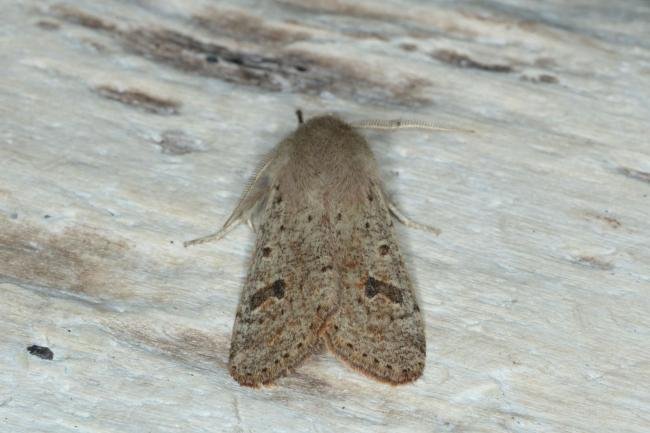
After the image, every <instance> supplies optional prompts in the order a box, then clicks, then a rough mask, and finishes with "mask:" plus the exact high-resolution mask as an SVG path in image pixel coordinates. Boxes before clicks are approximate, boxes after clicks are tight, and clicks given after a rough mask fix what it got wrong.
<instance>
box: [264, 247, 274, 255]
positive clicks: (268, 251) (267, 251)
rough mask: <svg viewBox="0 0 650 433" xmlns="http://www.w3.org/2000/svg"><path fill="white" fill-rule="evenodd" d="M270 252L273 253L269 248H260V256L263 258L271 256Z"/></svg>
mask: <svg viewBox="0 0 650 433" xmlns="http://www.w3.org/2000/svg"><path fill="white" fill-rule="evenodd" d="M271 251H273V250H272V249H271V248H270V247H264V248H262V255H263V256H264V257H268V256H270V255H271Z"/></svg>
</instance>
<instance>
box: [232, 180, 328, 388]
mask: <svg viewBox="0 0 650 433" xmlns="http://www.w3.org/2000/svg"><path fill="white" fill-rule="evenodd" d="M282 193H283V191H282V187H281V185H280V184H277V185H272V187H271V188H270V192H269V193H268V197H267V198H266V201H265V202H263V206H264V208H263V210H262V215H261V219H260V227H259V229H258V235H257V241H256V246H255V250H254V256H253V258H252V261H251V267H250V270H249V274H248V277H247V280H246V284H245V286H244V290H243V292H242V295H241V299H240V302H239V306H238V308H237V314H236V317H235V324H234V328H233V335H232V341H231V347H230V361H229V368H230V373H231V375H232V376H233V377H234V378H235V379H236V380H237V381H238V382H239V383H240V384H242V385H248V386H257V385H261V384H266V383H270V382H272V381H274V380H275V379H277V378H278V377H280V376H283V375H284V374H285V373H286V372H287V371H288V370H290V369H292V368H295V367H297V366H298V365H299V364H300V363H301V362H302V361H303V360H304V359H305V358H306V357H307V356H308V355H310V354H311V353H312V352H313V351H314V350H315V348H316V347H317V346H318V345H319V343H320V336H319V332H320V331H321V329H322V328H323V326H324V324H325V320H326V319H327V317H328V316H329V315H331V313H332V312H333V310H334V309H335V308H336V297H337V290H338V284H336V283H335V282H334V273H333V267H332V254H331V244H329V243H328V242H326V240H327V239H329V237H328V236H327V234H326V233H325V230H327V224H326V223H325V222H324V221H323V219H324V218H325V212H324V210H323V207H322V205H318V204H314V203H311V204H308V203H307V202H306V201H307V200H305V203H302V204H300V205H299V206H297V207H298V208H297V209H296V208H295V207H296V206H293V207H292V208H291V211H290V212H289V211H288V209H287V207H288V205H287V202H288V200H287V198H286V197H285V198H283V196H282Z"/></svg>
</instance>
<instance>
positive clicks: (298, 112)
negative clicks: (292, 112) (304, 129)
mask: <svg viewBox="0 0 650 433" xmlns="http://www.w3.org/2000/svg"><path fill="white" fill-rule="evenodd" d="M296 116H297V117H298V124H299V125H302V124H303V123H305V122H304V120H303V118H302V110H301V109H300V108H298V109H297V110H296Z"/></svg>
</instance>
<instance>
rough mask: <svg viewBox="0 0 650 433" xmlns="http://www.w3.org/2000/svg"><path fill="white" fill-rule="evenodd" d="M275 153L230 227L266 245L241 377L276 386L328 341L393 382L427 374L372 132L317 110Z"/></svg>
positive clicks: (247, 314) (341, 354) (249, 285)
mask: <svg viewBox="0 0 650 433" xmlns="http://www.w3.org/2000/svg"><path fill="white" fill-rule="evenodd" d="M298 119H299V122H300V123H301V124H300V125H299V127H298V129H297V130H296V131H295V132H294V133H293V134H291V135H289V136H288V137H287V138H285V139H284V140H283V141H281V142H280V144H279V145H278V146H277V147H276V148H275V149H274V150H273V151H272V152H271V154H270V155H269V156H268V157H267V158H266V159H265V161H264V163H263V165H262V166H261V168H260V170H259V171H258V172H257V174H256V175H255V177H254V178H253V180H252V182H251V183H250V185H249V187H248V188H247V189H246V191H245V193H244V194H243V196H242V199H241V201H240V202H239V205H238V206H237V208H236V209H235V210H234V212H233V213H232V215H231V216H230V218H228V220H227V221H226V223H225V224H224V226H223V228H222V229H221V230H220V231H219V232H218V233H216V234H214V235H210V236H207V237H205V238H201V239H195V240H193V241H189V242H186V243H185V244H186V245H190V244H197V243H203V242H207V241H209V240H215V239H219V238H221V237H223V236H224V235H225V234H226V233H228V232H229V231H230V230H232V228H234V227H235V226H236V225H237V224H238V223H240V222H242V221H248V222H249V223H250V224H251V226H252V227H253V228H254V229H255V231H256V232H257V242H256V246H255V251H254V253H253V258H252V261H251V264H250V270H249V273H248V277H247V279H246V283H245V287H244V290H243V292H242V295H241V299H240V301H239V306H238V308H237V314H236V316H235V324H234V328H233V333H232V340H231V346H230V360H229V369H230V374H231V375H232V377H234V378H235V379H236V380H237V381H238V382H239V383H240V384H242V385H248V386H258V385H261V384H268V383H271V382H273V381H274V380H275V379H277V378H279V377H281V376H283V375H285V374H286V373H287V372H288V371H290V370H292V369H294V368H296V367H298V366H299V365H300V364H301V363H302V362H303V360H305V358H307V357H308V356H309V355H310V354H312V353H313V352H314V351H315V350H317V349H318V348H319V347H321V343H322V342H324V343H325V345H326V346H327V347H328V348H329V350H331V351H332V352H333V353H334V354H335V355H336V356H337V357H338V358H339V359H341V360H342V361H344V362H345V363H346V364H348V365H350V366H351V367H353V368H355V369H357V370H359V371H361V372H362V373H364V374H366V375H368V376H370V377H372V378H374V379H377V380H380V381H383V382H388V383H392V384H400V383H406V382H410V381H413V380H415V379H417V378H418V377H420V375H421V374H422V371H423V369H424V362H425V354H426V350H425V346H426V342H425V336H424V325H423V321H422V315H421V313H420V309H419V307H418V305H417V301H416V298H415V294H414V292H413V288H412V286H411V281H410V280H409V277H408V274H407V272H406V268H405V266H404V261H403V259H402V256H401V254H400V251H399V247H398V243H397V239H396V237H395V233H394V231H393V220H392V217H393V216H395V217H397V219H398V220H400V221H402V222H403V223H405V224H407V225H409V226H414V227H418V228H424V229H428V230H431V231H434V232H435V231H436V230H435V229H433V228H431V227H428V226H422V225H419V224H416V223H413V222H412V221H410V220H408V219H406V218H405V217H404V216H403V215H401V214H400V213H399V212H398V211H397V208H396V207H395V206H393V205H392V203H391V202H390V201H389V200H388V198H387V195H386V193H385V192H384V189H383V187H382V183H381V180H380V178H379V171H378V167H377V163H376V162H375V158H374V156H373V154H372V152H371V151H370V147H369V146H368V143H367V142H366V140H365V139H364V138H363V137H362V136H361V135H359V133H357V132H356V131H355V129H354V128H353V126H352V125H349V124H347V123H345V122H343V121H342V120H340V119H338V118H336V117H334V116H322V117H315V118H313V119H311V120H309V121H307V122H306V123H303V122H302V113H301V112H300V111H298ZM357 125H358V126H359V127H374V128H379V129H397V128H413V127H417V128H425V129H442V130H444V129H443V128H437V127H435V126H433V125H431V124H425V123H418V122H406V123H403V122H399V121H388V122H382V121H379V122H376V121H372V122H365V123H359V124H357Z"/></svg>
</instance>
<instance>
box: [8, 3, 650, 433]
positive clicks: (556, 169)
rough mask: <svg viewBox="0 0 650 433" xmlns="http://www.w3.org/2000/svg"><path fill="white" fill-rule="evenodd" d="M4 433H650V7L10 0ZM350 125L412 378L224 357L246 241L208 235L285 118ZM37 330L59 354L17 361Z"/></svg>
mask: <svg viewBox="0 0 650 433" xmlns="http://www.w3.org/2000/svg"><path fill="white" fill-rule="evenodd" d="M0 6H1V7H2V11H3V14H2V18H0V22H1V26H0V47H1V49H0V53H1V56H0V66H2V67H0V98H1V100H2V104H1V105H0V124H1V128H0V335H2V338H0V368H1V370H2V374H0V430H2V431H7V432H14V433H21V432H50V433H51V432H72V431H80V432H82V431H83V432H127V431H134V432H179V431H183V432H217V431H224V432H231V431H232V432H284V431H287V432H288V431H292V432H298V431H300V432H331V431H347V432H368V431H373V432H383V431H404V432H406V431H408V432H433V431H435V432H504V431H512V432H619V433H625V432H638V433H642V432H648V431H649V430H650V356H649V355H650V351H649V350H650V349H649V347H650V314H649V312H650V247H649V243H650V234H649V233H650V222H649V219H650V198H649V194H650V142H649V138H648V137H649V135H650V134H649V133H650V128H649V123H648V120H649V119H650V102H649V101H650V24H649V23H650V5H649V4H648V2H647V1H642V0H630V1H626V2H615V3H612V2H609V1H604V0H599V1H595V0H588V1H587V0H582V1H572V2H564V1H551V2H536V1H533V0H529V1H525V0H522V1H514V0H513V1H507V0H501V1H499V0H495V1H488V2H474V1H465V2H450V1H443V0H441V1H421V2H416V1H407V0H395V1H389V2H371V1H369V0H367V1H362V2H358V1H352V0H331V1H328V0H320V1H303V0H301V1H297V0H279V1H269V2H254V1H240V2H234V1H233V2H217V1H202V0H188V1H179V0H176V1H168V2H157V1H151V0H142V1H137V2H136V1H134V2H125V1H118V0H107V1H102V2H97V1H91V0H79V1H68V2H65V3H57V2H53V1H35V0H25V1H21V2H16V1H7V0H4V1H2V2H0ZM297 107H302V108H303V109H304V111H305V114H306V115H307V116H313V115H315V114H321V113H325V112H335V113H338V114H339V115H341V116H342V117H344V118H345V119H347V120H358V119H366V118H381V119H390V118H400V117H402V118H411V119H419V120H432V121H438V122H441V123H444V124H447V125H452V126H457V127H464V128H472V129H475V130H476V131H477V132H476V133H475V134H463V133H428V132H427V133H425V132H415V131H403V132H396V133H382V132H368V133H366V136H367V137H368V139H369V140H370V142H371V143H372V145H373V147H374V149H375V152H376V155H377V158H378V160H379V162H380V164H381V167H382V170H383V174H384V176H385V182H386V184H387V187H388V189H389V191H391V192H392V193H393V194H394V195H395V199H396V201H397V202H398V204H399V206H400V207H401V208H402V210H403V211H404V212H405V213H406V214H408V215H409V216H410V217H411V218H413V219H414V220H417V221H420V222H423V223H427V224H432V225H434V226H436V227H438V228H439V229H440V230H441V235H440V236H439V237H433V236H431V235H429V234H428V233H425V232H421V231H417V230H411V229H407V228H405V227H403V226H398V235H399V237H400V239H401V243H402V246H403V250H404V252H405V258H406V261H407V265H408V268H409V269H410V271H411V274H412V277H413V279H414V282H415V285H416V287H417V291H418V295H419V298H420V305H421V307H422V310H423V313H424V317H425V320H426V331H427V346H428V355H427V367H426V370H425V373H424V376H423V377H422V378H421V379H420V380H418V381H417V382H415V383H414V384H412V385H407V386H401V387H391V386H387V385H383V384H379V383H375V382H373V381H371V380H369V379H367V378H365V377H362V376H361V375H359V374H357V373H355V372H353V371H351V370H349V369H347V368H346V367H345V366H343V365H341V364H340V363H339V362H337V361H336V360H335V359H334V358H333V357H332V356H330V355H328V354H320V355H317V356H314V357H313V358H312V359H311V360H310V361H309V362H307V363H306V364H305V365H304V366H303V367H301V368H300V369H299V370H298V371H297V372H296V373H295V374H293V375H292V376H290V377H287V378H286V379H283V380H281V381H279V382H278V383H277V385H276V386H274V387H270V388H264V389H261V390H254V389H248V388H241V387H240V386H239V385H237V384H236V383H235V382H234V381H233V380H232V379H231V378H230V376H229V375H228V372H227V370H226V362H227V358H228V348H229V339H230V332H231V326H232V322H233V318H234V313H235V307H236V304H237V300H238V296H239V292H240V289H241V287H242V283H243V279H244V277H245V274H246V266H247V262H248V257H249V255H250V253H251V248H252V245H253V239H254V235H253V233H252V232H251V231H250V230H249V229H248V228H246V227H244V226H242V227H239V228H238V229H237V230H235V231H234V232H232V233H231V234H230V235H229V236H228V237H227V238H226V239H224V240H223V241H221V242H219V243H216V244H209V245H204V246H199V247H195V248H191V249H184V248H183V247H182V241H184V240H187V239H191V238H193V237H197V236H201V235H205V234H208V233H210V232H213V231H214V230H215V229H217V228H218V227H219V226H220V225H221V224H222V223H223V222H224V220H225V218H227V216H228V215H229V213H230V211H231V210H232V208H233V207H234V206H235V204H236V202H237V199H238V197H239V194H240V193H241V191H242V189H243V187H244V185H245V182H246V180H247V179H248V177H249V176H250V174H251V173H252V172H253V170H254V168H255V166H256V165H257V163H258V162H259V160H260V158H261V156H262V155H263V154H264V153H265V152H266V151H268V150H269V149H270V148H271V147H272V146H274V145H275V143H276V142H277V141H278V140H279V139H281V138H282V137H283V136H284V135H286V134H287V133H289V132H290V131H291V130H293V129H294V128H295V125H296V119H295V117H294V114H293V110H294V109H295V108H297ZM33 344H36V345H40V346H47V347H49V348H50V349H51V350H52V352H53V359H52V360H47V359H41V358H39V357H36V356H34V355H31V354H30V353H28V351H27V350H26V348H27V347H28V346H31V345H33Z"/></svg>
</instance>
